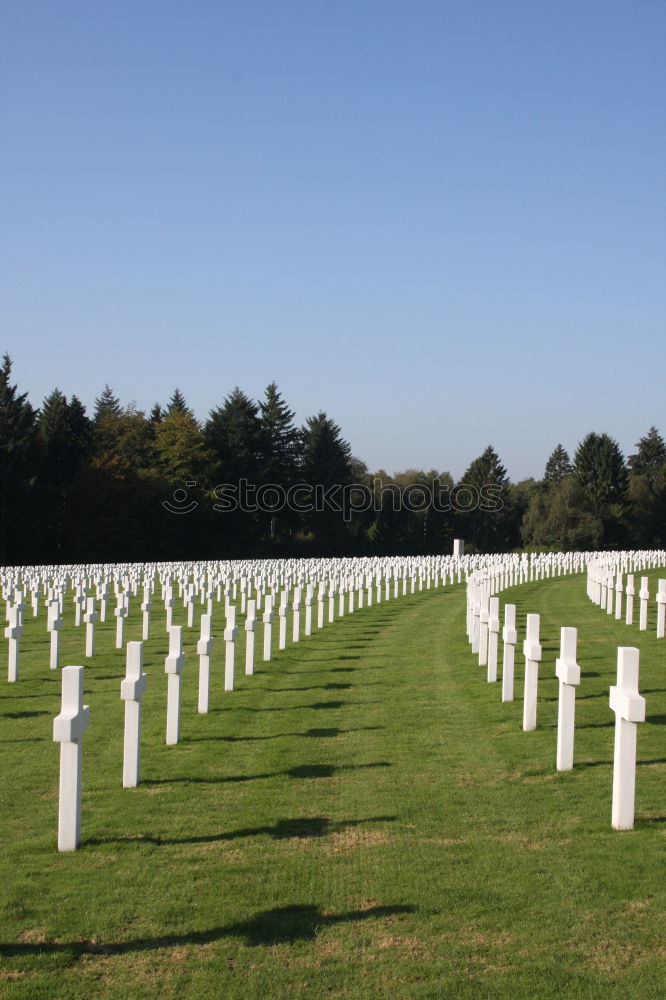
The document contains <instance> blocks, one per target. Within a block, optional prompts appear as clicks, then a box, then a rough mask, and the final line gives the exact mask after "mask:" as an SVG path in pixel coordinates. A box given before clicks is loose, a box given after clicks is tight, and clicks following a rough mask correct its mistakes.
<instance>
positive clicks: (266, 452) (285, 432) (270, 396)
mask: <svg viewBox="0 0 666 1000" xmlns="http://www.w3.org/2000/svg"><path fill="white" fill-rule="evenodd" d="M259 411H260V420H261V429H262V436H263V456H262V458H263V470H262V476H263V480H264V482H266V483H277V484H278V485H279V486H282V487H283V488H285V489H288V488H289V486H290V485H291V484H292V483H293V482H295V481H296V478H297V475H298V467H299V462H300V449H301V432H300V431H299V429H298V428H297V427H296V425H295V424H294V416H295V414H294V411H293V410H290V409H289V407H288V405H287V403H286V402H285V400H284V399H283V398H282V395H281V393H280V392H279V390H278V387H277V384H276V383H275V382H271V384H270V385H268V386H267V387H266V393H265V397H264V399H263V400H262V401H261V402H260V403H259Z"/></svg>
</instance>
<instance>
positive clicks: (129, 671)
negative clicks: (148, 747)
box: [120, 642, 147, 788]
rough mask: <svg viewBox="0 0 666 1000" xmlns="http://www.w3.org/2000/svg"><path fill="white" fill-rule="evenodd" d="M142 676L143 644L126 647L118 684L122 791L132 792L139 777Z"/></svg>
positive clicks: (134, 643)
mask: <svg viewBox="0 0 666 1000" xmlns="http://www.w3.org/2000/svg"><path fill="white" fill-rule="evenodd" d="M146 680H147V675H146V674H144V673H143V643H142V642H128V643H127V664H126V671H125V679H124V680H122V681H121V682H120V697H121V699H122V701H124V702H125V738H124V743H123V788H136V786H137V785H138V784H139V780H140V774H141V699H142V698H143V692H144V691H145V690H146Z"/></svg>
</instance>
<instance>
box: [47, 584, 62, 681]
mask: <svg viewBox="0 0 666 1000" xmlns="http://www.w3.org/2000/svg"><path fill="white" fill-rule="evenodd" d="M47 624H48V630H49V632H50V633H51V655H50V663H49V666H50V668H51V670H57V669H58V665H59V662H60V629H61V628H62V625H63V620H62V618H61V617H60V602H59V601H58V600H53V601H50V602H49V610H48V617H47Z"/></svg>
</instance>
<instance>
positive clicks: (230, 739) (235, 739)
mask: <svg viewBox="0 0 666 1000" xmlns="http://www.w3.org/2000/svg"><path fill="white" fill-rule="evenodd" d="M373 729H384V726H357V727H356V728H355V729H338V728H337V727H335V726H332V727H331V728H330V729H306V731H305V732H304V733H274V734H273V735H272V736H193V737H186V738H184V739H182V740H181V743H254V742H259V741H263V740H279V739H285V738H288V737H291V736H301V737H304V738H305V739H310V740H315V739H325V738H327V737H332V736H342V734H343V733H362V732H368V731H370V730H373ZM35 739H37V737H35ZM0 742H19V741H17V740H13V741H7V740H4V741H0Z"/></svg>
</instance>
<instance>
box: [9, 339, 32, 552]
mask: <svg viewBox="0 0 666 1000" xmlns="http://www.w3.org/2000/svg"><path fill="white" fill-rule="evenodd" d="M11 373H12V361H11V358H10V357H9V354H7V353H6V352H5V354H4V355H3V358H2V367H1V368H0V563H1V564H4V563H5V562H6V557H7V534H8V525H9V524H10V523H12V536H13V539H14V541H15V542H17V543H18V540H19V539H20V538H21V532H20V531H17V529H18V528H19V526H20V522H21V519H22V518H25V517H26V515H27V513H28V511H27V508H26V502H27V498H28V496H29V495H30V485H31V481H32V480H33V478H34V475H35V471H36V470H35V462H36V440H37V414H36V412H35V410H34V409H33V408H32V406H31V405H30V403H28V401H27V400H28V394H27V393H22V394H19V393H18V389H17V386H16V385H11V384H10V378H11ZM12 556H13V557H18V559H19V560H20V561H26V560H27V559H28V558H29V550H28V547H27V544H26V545H24V547H23V548H21V547H20V546H19V545H18V544H16V545H15V547H14V548H13V549H12Z"/></svg>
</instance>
